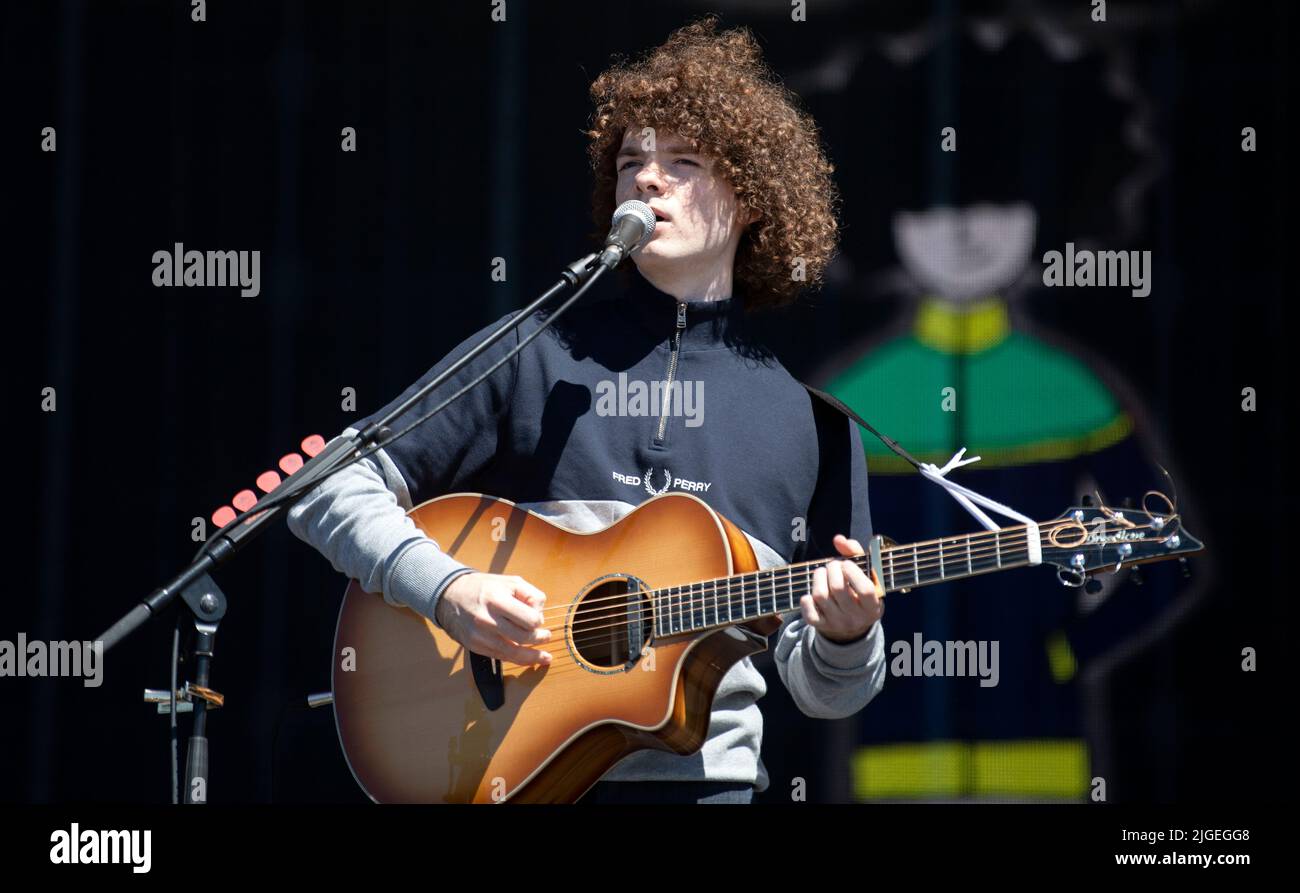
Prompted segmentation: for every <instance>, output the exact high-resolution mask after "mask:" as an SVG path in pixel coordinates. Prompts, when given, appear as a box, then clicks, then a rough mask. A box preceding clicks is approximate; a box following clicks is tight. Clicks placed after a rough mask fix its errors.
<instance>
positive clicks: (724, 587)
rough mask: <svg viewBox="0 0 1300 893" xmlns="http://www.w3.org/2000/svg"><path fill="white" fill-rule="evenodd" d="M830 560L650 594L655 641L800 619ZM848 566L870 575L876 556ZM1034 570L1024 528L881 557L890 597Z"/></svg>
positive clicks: (888, 551)
mask: <svg viewBox="0 0 1300 893" xmlns="http://www.w3.org/2000/svg"><path fill="white" fill-rule="evenodd" d="M827 560H829V559H822V560H819V561H811V562H805V563H801V564H792V565H786V566H785V567H778V568H769V569H767V570H762V571H755V572H753V573H748V574H738V575H736V576H731V577H720V578H718V579H715V580H702V581H700V582H698V583H690V584H687V585H684V586H670V587H667V588H665V589H655V590H652V591H651V592H650V596H651V597H652V598H653V600H654V616H655V634H656V635H659V636H673V635H678V634H682V633H692V632H698V631H701V630H706V629H710V628H714V627H725V626H730V625H733V624H736V623H744V622H745V621H748V620H754V619H757V618H759V617H766V616H770V615H773V614H786V613H789V612H792V611H797V610H799V601H800V599H802V598H803V597H804V596H805V595H807V594H808V593H809V592H810V591H811V590H812V584H813V578H814V573H815V571H816V569H817V568H818V567H821V566H822V565H824V564H825V562H826V561H827ZM849 560H850V561H853V562H854V563H855V564H857V565H858V567H861V568H863V569H864V570H865V571H867V573H868V575H870V568H871V558H870V556H868V555H861V556H858V557H856V558H851V559H849ZM1029 563H1030V561H1029V544H1028V542H1027V539H1026V528H1025V527H1023V526H1020V527H1005V528H1002V529H1001V530H994V531H985V532H981V533H972V534H968V535H965V536H953V537H943V538H942V539H938V540H929V541H926V542H921V543H912V544H910V545H906V546H891V547H887V548H884V549H881V551H880V571H881V583H882V584H883V586H884V588H885V591H886V592H897V591H902V590H907V589H912V588H914V587H918V586H928V585H931V584H934V583H941V582H945V581H947V580H960V579H962V578H964V577H973V576H975V575H977V574H987V573H993V572H995V571H999V570H1004V569H1010V568H1014V567H1026V566H1028V565H1029Z"/></svg>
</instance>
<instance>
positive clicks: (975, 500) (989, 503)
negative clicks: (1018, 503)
mask: <svg viewBox="0 0 1300 893" xmlns="http://www.w3.org/2000/svg"><path fill="white" fill-rule="evenodd" d="M800 384H803V386H804V387H805V388H807V389H808V392H809V393H810V394H816V395H817V396H818V397H821V398H822V399H823V400H825V401H826V402H827V403H829V404H830V405H831V406H833V407H834V408H836V409H838V410H839V411H840V412H842V413H844V415H846V416H848V417H849V418H850V419H852V420H853V421H855V422H857V423H858V424H859V425H861V426H862V427H863V428H866V429H867V430H868V431H870V432H871V433H872V434H874V435H876V437H879V438H880V442H881V443H883V444H884V445H885V446H887V447H889V448H890V449H891V450H893V451H894V452H895V453H897V454H898V455H899V456H901V457H903V458H904V459H906V460H907V462H908V464H909V465H911V466H912V467H913V468H915V469H916V470H917V471H919V472H921V476H922V477H924V478H925V479H926V480H929V481H933V482H934V483H936V484H938V485H939V486H940V487H942V488H943V489H945V490H947V491H948V495H949V496H951V497H952V498H953V499H955V500H957V502H958V503H960V504H961V506H962V508H964V509H966V511H968V512H970V513H971V515H972V516H973V517H974V518H975V520H976V521H979V522H980V523H981V524H983V525H984V527H985V529H987V530H997V529H998V527H999V525H998V524H997V523H996V522H994V521H993V519H991V518H990V517H989V516H988V515H986V514H984V512H982V511H980V509H979V508H978V506H984V507H985V508H987V509H989V510H990V511H994V512H997V513H998V514H1000V515H1004V516H1005V517H1008V518H1013V519H1015V520H1017V521H1021V522H1023V523H1024V524H1025V537H1026V540H1027V541H1028V550H1029V563H1030V564H1041V563H1042V561H1043V553H1042V543H1041V539H1040V535H1039V530H1038V524H1037V523H1035V522H1034V520H1033V519H1032V518H1030V517H1028V516H1026V515H1022V514H1020V512H1017V511H1016V510H1015V509H1012V508H1008V507H1007V506H1005V505H1003V504H1002V503H1000V502H996V501H994V500H992V499H989V498H988V497H987V496H984V495H982V494H980V493H976V492H975V491H974V490H971V489H970V488H969V487H963V486H962V485H961V484H958V483H956V482H954V481H950V480H948V478H947V477H946V475H947V474H948V472H949V471H952V470H953V469H954V468H960V467H961V466H963V465H969V464H970V463H972V462H976V461H978V460H979V456H972V457H971V458H969V459H964V460H963V459H962V456H964V455H965V454H966V448H965V447H962V448H961V450H960V451H958V453H957V455H955V456H953V457H952V459H950V460H949V461H948V463H947V464H946V465H944V466H943V468H938V467H936V466H934V465H929V464H927V465H922V464H921V463H920V462H918V461H917V460H916V459H915V458H914V457H913V456H912V454H911V453H909V452H908V451H907V450H905V449H903V448H902V447H901V446H899V445H898V441H896V440H894V439H893V438H892V437H890V436H889V435H887V434H881V433H880V432H879V431H877V430H876V429H875V428H874V427H872V425H871V423H869V422H868V421H867V420H866V419H864V418H863V417H862V416H860V415H858V414H857V413H856V412H854V411H853V410H851V409H849V408H848V407H847V406H846V405H844V402H843V401H842V400H839V399H838V398H836V397H832V396H831V395H830V394H828V393H826V392H825V391H819V390H817V389H816V388H814V387H813V386H812V385H808V384H804V383H803V382H800Z"/></svg>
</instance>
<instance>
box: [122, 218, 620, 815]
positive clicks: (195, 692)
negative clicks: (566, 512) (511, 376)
mask: <svg viewBox="0 0 1300 893" xmlns="http://www.w3.org/2000/svg"><path fill="white" fill-rule="evenodd" d="M631 247H635V245H632V246H630V247H629V246H628V245H627V244H626V242H625V240H622V239H616V240H614V242H613V244H612V245H610V246H609V247H606V248H605V249H603V250H602V251H600V252H593V253H591V254H588V255H587V256H586V257H583V258H581V259H579V260H576V261H574V262H573V263H571V264H569V265H568V266H566V267H565V268H564V270H563V271H562V272H561V278H560V279H559V281H557V282H556V283H555V284H554V285H552V286H551V287H550V288H548V289H547V290H546V291H545V292H543V293H542V295H541V296H540V297H538V298H537V299H536V300H534V301H533V302H532V303H531V304H529V305H528V306H527V307H525V308H524V309H523V310H522V311H520V312H519V313H517V314H515V316H514V318H513V319H510V320H508V321H506V322H505V323H503V324H502V325H500V326H499V327H497V328H496V329H495V330H494V331H492V332H491V333H490V334H488V336H487V337H486V338H484V339H483V341H482V342H480V343H479V344H477V345H475V347H474V348H473V349H472V350H470V351H469V352H468V353H466V354H465V355H464V356H463V357H461V358H460V359H459V360H457V361H456V362H455V363H453V364H451V365H450V366H448V367H447V368H446V369H445V370H444V371H443V372H442V373H441V374H439V375H438V376H437V377H435V378H434V379H432V380H431V381H429V382H428V383H427V384H426V385H424V386H423V387H422V388H420V389H419V390H418V391H416V392H415V393H414V394H412V395H411V396H410V397H409V398H407V399H406V400H403V401H402V403H401V404H400V405H398V406H397V407H396V408H394V409H393V410H392V411H390V412H389V413H387V414H386V415H385V416H384V417H383V418H382V419H380V420H379V421H376V422H372V423H371V424H369V425H367V426H366V428H365V430H363V431H360V432H358V433H357V434H355V435H353V436H352V437H340V438H337V439H336V440H334V441H333V442H331V444H330V445H328V446H326V448H325V449H324V450H322V451H321V452H320V453H318V454H317V455H316V456H315V457H313V458H312V459H311V461H309V462H307V463H306V464H305V465H303V467H302V468H301V469H299V470H298V471H297V472H296V473H295V474H294V475H293V476H292V477H291V478H289V479H286V480H285V482H284V484H283V485H282V487H283V489H282V488H276V490H279V491H281V492H276V490H273V491H271V492H270V493H268V494H266V495H265V496H263V497H262V499H260V500H258V502H257V504H256V505H254V506H253V507H252V508H250V509H248V511H246V512H244V513H243V514H241V515H240V516H239V517H237V518H235V520H234V521H232V522H230V523H229V524H227V525H226V526H225V527H223V528H221V530H220V532H219V533H217V534H216V535H215V536H214V537H213V539H211V540H209V541H208V542H206V543H204V545H203V546H202V547H201V548H200V549H199V551H198V553H197V554H196V555H195V558H194V560H193V561H191V562H190V564H189V565H188V566H187V567H186V568H185V569H184V570H182V571H181V572H180V573H178V574H176V575H175V576H174V577H172V578H171V579H170V580H168V581H167V582H166V583H165V584H163V585H162V586H160V587H158V588H157V589H155V590H154V591H153V592H151V593H150V594H149V595H148V596H147V597H145V598H144V599H143V600H142V601H141V602H140V603H139V604H138V605H136V606H135V607H134V608H132V609H131V610H130V611H129V612H127V613H126V615H124V616H123V617H122V618H121V619H120V620H118V621H117V622H116V623H114V624H113V625H112V626H111V627H109V628H108V629H107V630H106V631H105V632H104V633H103V634H102V635H101V636H100V637H99V641H102V642H103V649H104V651H108V650H109V649H110V648H112V647H113V646H114V645H116V644H117V643H118V642H120V641H121V640H122V639H124V638H126V637H127V636H129V635H130V634H131V633H133V632H134V631H135V630H136V629H137V628H139V627H140V626H141V625H142V624H143V623H144V622H145V621H146V620H148V619H149V618H150V617H153V616H155V615H157V614H158V613H159V612H160V611H162V610H163V608H165V607H166V606H167V605H168V604H170V603H171V602H172V601H173V600H174V599H175V598H176V596H177V595H180V596H181V599H182V600H183V601H184V603H185V605H186V607H188V608H189V610H190V612H191V614H192V615H193V622H194V628H195V632H196V637H195V643H194V652H193V653H194V666H195V676H196V681H195V683H193V684H191V683H189V682H186V684H185V689H184V691H183V692H177V691H176V685H175V682H174V681H173V684H172V687H171V690H170V691H169V692H167V693H157V692H152V691H148V690H146V692H145V699H146V700H147V701H154V702H158V703H159V710H160V711H161V710H162V709H163V708H162V704H163V702H166V703H167V704H168V706H169V708H170V710H171V715H172V723H173V725H174V724H175V717H176V711H177V709H178V708H177V703H176V701H177V696H178V695H179V696H180V697H181V698H183V699H184V700H186V701H190V702H192V703H193V712H194V722H193V724H192V726H191V734H190V738H189V743H188V746H187V748H186V767H185V802H186V803H187V804H189V803H204V802H206V801H207V795H208V790H209V789H208V766H209V762H208V739H207V712H208V710H209V709H210V708H211V707H219V706H221V704H222V702H223V700H224V699H223V697H222V695H220V694H218V693H217V692H215V691H213V690H212V689H211V688H210V686H209V683H210V676H211V664H212V658H213V655H214V652H215V646H216V636H217V626H218V624H219V623H220V621H221V619H222V617H224V616H225V613H226V607H227V599H226V596H225V593H223V592H222V591H221V589H220V587H218V586H217V584H216V581H215V580H213V579H212V577H211V575H210V573H209V572H210V571H213V570H215V569H216V568H218V567H220V566H221V565H223V564H225V563H226V562H227V561H229V560H230V559H231V558H232V557H234V555H235V554H236V553H237V552H239V551H240V550H241V549H243V548H244V547H245V546H247V545H248V543H249V542H251V541H252V540H253V539H254V538H256V537H257V536H259V535H260V534H262V533H263V532H264V531H265V530H266V527H267V525H268V524H269V523H270V522H271V521H272V520H274V519H276V518H278V517H279V516H280V515H281V514H282V513H283V512H284V511H286V510H287V509H288V508H290V507H292V506H293V505H294V504H296V503H297V502H298V501H299V500H300V499H302V497H303V496H304V495H305V494H306V493H307V492H308V491H310V490H312V489H313V488H314V487H315V486H316V485H317V484H319V483H320V482H321V481H323V480H325V479H326V478H327V477H329V476H330V475H331V474H333V473H335V472H336V471H339V470H340V469H342V468H343V467H344V466H345V465H348V464H350V463H351V462H353V461H355V460H356V459H359V458H360V457H361V453H362V451H363V450H365V449H366V448H368V447H370V446H372V445H376V443H377V441H378V440H379V438H380V437H381V436H387V435H389V434H391V432H390V431H389V429H388V427H387V426H388V423H389V422H391V421H393V420H394V419H396V418H397V417H398V416H400V415H402V413H404V412H406V411H407V410H408V409H410V408H411V407H412V406H414V405H415V404H416V403H418V402H419V401H420V400H421V399H423V398H424V396H425V395H426V394H428V393H430V392H431V391H433V390H434V389H435V388H437V387H438V386H439V385H441V384H442V383H443V382H445V381H447V380H448V379H449V378H451V376H453V375H455V374H456V373H457V372H458V371H460V370H461V369H462V368H464V367H465V366H466V365H467V364H468V363H470V362H472V361H473V360H474V359H475V358H476V357H478V356H479V355H480V354H481V353H483V351H485V350H487V349H488V348H489V347H491V346H492V345H493V344H495V343H496V342H497V341H499V340H500V339H501V338H503V337H505V335H507V334H508V333H510V332H512V331H514V329H515V328H517V327H518V326H519V325H520V324H521V323H522V322H523V321H524V320H525V319H527V318H528V317H529V316H531V315H532V314H533V312H534V311H536V310H537V309H538V308H540V307H541V306H542V305H544V304H545V303H546V302H548V301H550V300H551V299H552V298H553V297H554V296H555V295H557V294H558V293H559V292H561V291H562V290H563V289H565V288H571V287H573V286H580V287H579V289H578V291H577V293H576V294H574V295H573V296H572V297H571V298H570V299H569V300H568V301H566V302H565V303H563V304H561V305H560V306H559V307H558V308H556V309H555V310H554V311H552V313H551V314H550V316H549V317H548V318H547V320H546V321H545V322H544V323H543V324H542V328H545V327H546V326H548V325H550V324H551V323H552V322H554V321H555V320H556V319H558V318H559V317H560V316H561V315H562V314H563V313H564V312H565V311H566V310H568V308H569V307H570V306H571V305H572V304H573V303H575V302H576V301H577V299H578V298H579V297H581V296H582V294H583V293H584V292H585V291H586V290H587V289H588V288H589V287H591V286H592V285H594V284H595V282H596V281H597V280H598V279H599V278H600V277H601V276H603V275H604V274H605V273H606V272H607V271H608V270H611V269H613V268H614V267H615V266H617V265H618V263H619V262H620V261H621V260H622V259H623V258H624V257H625V256H626V255H627V254H628V253H629V252H630V250H631ZM535 334H536V333H535ZM521 346H522V345H521ZM518 349H519V348H516V350H518ZM470 386H472V384H471V385H470ZM468 389H469V386H467V387H466V388H465V389H464V390H462V391H461V392H459V393H457V394H456V395H454V396H453V397H452V398H451V399H449V400H448V401H446V402H444V403H443V404H442V405H441V406H439V407H438V408H437V409H435V410H434V411H433V412H431V413H429V416H428V417H432V416H433V415H435V414H436V413H437V412H440V411H441V410H443V409H445V408H446V407H447V405H448V404H449V403H450V402H451V400H454V399H456V397H458V396H460V395H461V394H463V393H464V392H465V391H467V390H468ZM422 421H427V417H426V419H424V420H422ZM421 423H422V422H421ZM417 424H419V423H417ZM412 427H414V426H412ZM405 433H406V432H405V431H403V432H400V433H398V434H397V435H396V436H395V437H391V438H389V439H387V440H385V441H384V442H383V443H379V444H377V447H376V448H382V447H383V446H385V445H386V444H387V443H389V442H391V441H392V440H396V439H397V437H401V436H402V435H403V434H405ZM259 507H260V508H259ZM173 669H174V664H173ZM173 783H174V776H173ZM174 800H175V792H174V791H173V801H174Z"/></svg>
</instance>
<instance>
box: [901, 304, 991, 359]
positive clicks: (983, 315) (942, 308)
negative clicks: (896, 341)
mask: <svg viewBox="0 0 1300 893" xmlns="http://www.w3.org/2000/svg"><path fill="white" fill-rule="evenodd" d="M1010 331H1011V323H1010V321H1009V320H1008V319H1007V305H1006V303H1004V302H1003V301H1002V300H1001V299H999V298H981V299H980V300H978V301H971V302H969V303H967V304H953V303H950V302H948V301H941V300H936V299H935V298H927V299H926V300H924V301H922V302H921V306H920V307H919V308H917V311H916V339H917V340H918V341H920V342H921V343H922V344H924V345H926V346H927V347H930V348H933V349H934V350H937V351H940V352H942V353H964V354H972V353H979V352H980V351H983V350H988V349H989V348H990V347H992V346H993V345H995V344H997V343H998V342H999V341H1001V340H1002V339H1003V338H1006V337H1007V333H1008V332H1010Z"/></svg>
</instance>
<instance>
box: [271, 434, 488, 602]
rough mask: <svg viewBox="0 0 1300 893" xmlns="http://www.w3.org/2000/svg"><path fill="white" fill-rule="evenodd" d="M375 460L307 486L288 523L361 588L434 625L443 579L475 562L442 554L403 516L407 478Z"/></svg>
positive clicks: (384, 458) (408, 500) (466, 570)
mask: <svg viewBox="0 0 1300 893" xmlns="http://www.w3.org/2000/svg"><path fill="white" fill-rule="evenodd" d="M344 433H345V434H351V433H353V431H352V429H348V431H345V432H344ZM375 458H377V459H378V460H379V461H378V462H375V461H373V460H372V459H362V460H361V461H359V462H354V463H352V464H351V465H349V466H348V467H347V468H345V469H343V470H342V471H340V472H338V473H336V474H334V475H333V476H331V477H330V478H328V479H327V480H325V481H324V482H323V483H321V484H319V485H318V486H317V487H315V488H314V489H313V490H311V491H309V492H308V493H307V495H306V496H304V497H303V498H302V500H301V501H300V502H299V503H298V504H297V505H295V506H294V507H293V508H291V509H290V510H289V513H288V525H289V529H290V530H291V531H293V534H294V536H296V537H298V538H299V539H300V540H303V541H304V542H306V543H307V544H308V545H310V546H312V547H313V548H315V549H316V550H317V551H319V552H320V553H321V554H322V555H324V556H325V557H326V558H327V559H329V562H330V564H331V565H332V566H333V567H334V569H335V570H336V571H338V572H340V573H342V574H345V575H347V576H348V577H350V578H352V579H354V580H356V581H357V582H358V583H359V584H360V585H361V588H362V589H364V590H365V591H366V592H374V593H383V597H384V599H385V600H386V601H387V602H388V603H389V604H393V605H405V606H407V607H409V608H411V609H413V610H415V611H416V612H418V613H419V614H421V615H423V616H424V617H427V618H429V619H430V620H432V621H433V622H434V624H435V625H436V624H437V622H438V621H437V619H436V616H435V613H434V612H435V611H436V610H437V607H438V600H439V599H440V598H442V593H443V591H444V590H446V588H447V584H449V583H450V582H451V581H452V580H454V579H455V578H456V577H458V576H461V575H462V574H466V573H469V572H471V571H472V570H473V568H471V567H468V566H466V565H464V564H461V563H460V562H459V561H457V560H456V559H454V558H452V557H451V556H450V555H448V554H446V553H445V552H443V551H442V549H441V548H439V546H438V544H437V543H436V542H434V541H433V540H431V539H430V538H429V537H428V536H427V535H426V534H425V533H424V531H422V530H420V529H419V528H418V527H416V526H415V522H414V521H412V520H411V519H410V518H408V517H407V516H406V512H407V511H408V510H409V509H410V508H411V497H410V494H409V492H408V491H407V487H406V482H405V480H403V478H402V476H401V473H400V472H399V471H398V470H397V468H396V466H394V465H393V464H392V462H391V461H389V460H388V457H387V456H386V455H385V454H384V452H383V451H382V450H381V451H380V452H378V453H376V454H375Z"/></svg>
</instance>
